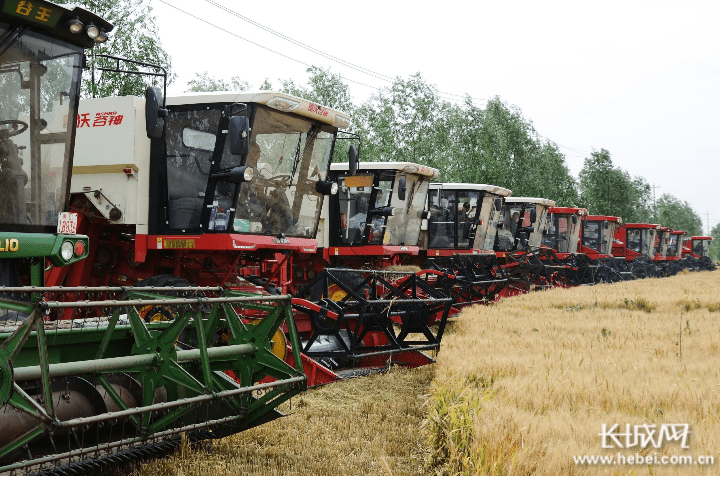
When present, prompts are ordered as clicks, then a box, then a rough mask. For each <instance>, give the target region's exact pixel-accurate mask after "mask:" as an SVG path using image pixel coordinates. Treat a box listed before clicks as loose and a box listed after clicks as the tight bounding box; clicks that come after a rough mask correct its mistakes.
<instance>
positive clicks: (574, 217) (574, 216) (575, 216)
mask: <svg viewBox="0 0 720 477" xmlns="http://www.w3.org/2000/svg"><path fill="white" fill-rule="evenodd" d="M572 223H573V225H575V224H577V215H575V214H573V216H572Z"/></svg>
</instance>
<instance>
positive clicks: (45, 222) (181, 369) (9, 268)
mask: <svg viewBox="0 0 720 477" xmlns="http://www.w3.org/2000/svg"><path fill="white" fill-rule="evenodd" d="M0 5H2V9H1V10H0V45H2V48H0V78H1V79H2V81H0V88H1V92H2V96H3V98H4V99H3V102H2V104H0V117H1V120H0V121H1V122H0V126H1V127H0V168H1V169H0V170H1V178H2V181H3V186H2V193H3V197H4V202H3V205H4V207H3V212H2V215H1V217H2V219H1V220H0V230H1V232H0V235H2V237H0V242H2V243H4V247H1V250H0V270H1V273H0V281H1V283H0V284H2V285H3V286H4V288H2V289H0V310H1V311H0V406H1V407H0V429H2V431H3V432H2V433H1V435H0V472H4V473H7V472H40V471H47V470H50V471H54V472H61V473H66V472H70V473H76V472H84V471H88V470H91V471H93V472H98V471H99V470H100V469H102V466H101V465H100V464H102V463H118V462H127V461H129V460H131V459H134V458H135V457H136V456H145V455H148V454H149V453H151V452H153V451H160V452H163V451H165V450H167V449H168V448H172V447H174V446H175V445H177V444H178V443H179V442H180V436H181V434H183V433H185V435H186V436H187V438H188V439H190V440H194V439H203V438H214V437H221V436H226V435H229V434H232V433H236V432H239V431H242V430H244V429H248V428H250V427H253V426H257V425H259V424H262V423H264V422H267V421H268V420H271V419H274V418H276V417H279V416H280V414H279V413H278V412H277V411H275V407H276V406H277V405H278V404H280V403H282V402H283V401H285V400H287V399H289V398H290V397H292V396H294V395H296V394H298V393H299V392H301V391H303V390H304V389H305V386H306V377H305V375H304V374H303V373H302V368H294V367H292V366H290V365H288V364H287V363H285V362H284V361H283V360H282V359H280V358H278V357H277V356H275V355H274V354H273V353H272V351H273V347H272V345H273V342H272V340H273V339H275V336H276V335H277V330H278V329H279V327H280V326H281V324H282V323H285V325H286V326H287V327H288V328H290V329H291V330H292V329H294V323H293V316H292V310H291V304H290V299H291V297H289V296H272V297H264V298H263V299H262V300H258V299H257V298H256V297H250V298H247V297H240V296H237V294H232V293H227V292H226V291H225V290H223V289H220V288H217V287H213V288H210V287H204V288H172V289H167V288H165V289H164V288H155V289H150V288H143V287H140V288H130V287H120V286H103V287H82V288H79V287H69V288H57V287H51V286H45V285H46V283H45V277H46V274H47V275H48V276H50V277H53V276H55V277H57V271H58V270H63V269H68V268H73V269H74V270H75V271H81V272H82V273H86V274H87V276H91V275H92V273H91V272H92V271H94V270H93V268H92V265H94V263H95V262H94V261H91V259H89V256H93V257H95V259H97V256H98V252H99V247H98V246H97V243H94V242H93V240H89V239H88V237H87V236H85V235H79V234H77V228H78V226H79V225H80V224H82V223H83V222H82V220H83V219H82V218H81V219H80V221H79V220H78V217H77V216H76V215H74V214H69V213H66V212H64V210H66V207H67V205H68V200H69V193H70V190H71V186H70V180H71V171H72V170H73V169H72V167H73V159H74V157H73V155H74V147H73V146H74V144H75V139H76V126H83V125H84V118H85V117H84V116H83V115H82V114H81V115H80V116H78V100H79V94H80V75H81V72H82V68H81V66H82V64H83V50H84V49H86V48H90V47H92V46H93V45H94V44H95V43H101V42H103V41H105V40H106V39H107V36H108V32H110V31H111V30H112V25H110V24H109V23H107V22H106V21H104V20H102V19H101V18H99V17H97V16H96V15H94V14H92V13H90V12H87V11H85V10H83V9H80V8H75V9H73V10H68V9H65V8H63V7H60V6H57V5H54V4H52V3H49V2H45V1H40V0H34V1H33V2H26V1H17V0H5V1H3V2H0ZM149 96H153V95H152V94H150V95H149ZM135 101H141V100H135ZM103 112H105V113H106V114H103V115H96V117H95V118H94V119H93V123H92V124H96V125H97V127H98V128H99V127H100V126H99V124H100V123H102V122H104V124H105V127H106V128H107V129H109V130H110V131H111V133H112V132H115V131H116V130H115V129H113V128H117V129H121V128H120V127H119V125H120V123H121V122H126V124H130V125H131V128H132V127H133V126H138V128H142V129H143V130H144V127H143V126H141V125H138V124H137V123H136V122H135V120H136V118H135V117H134V115H132V114H128V115H127V116H124V117H123V113H122V112H120V111H116V110H112V111H111V110H110V109H104V110H103ZM128 112H129V113H134V111H128ZM111 113H112V114H111ZM149 113H150V114H149V116H148V118H149V119H150V121H148V124H150V123H151V122H152V123H154V124H155V125H158V124H160V123H161V122H162V119H161V117H160V116H161V115H162V110H161V109H159V108H157V109H154V110H153V108H149ZM153 113H155V115H154V116H153ZM142 117H143V118H144V117H145V111H144V110H143V114H142ZM76 118H78V121H76ZM110 118H113V120H112V121H110ZM234 119H235V118H233V120H234ZM234 132H235V133H237V134H236V135H235V137H234V139H233V142H235V141H239V142H242V134H241V133H242V131H237V130H235V131H234ZM109 136H110V137H112V134H110V135H109ZM114 146H117V143H114V142H112V141H108V142H106V143H104V144H102V148H100V147H98V149H96V150H95V151H93V155H94V156H95V157H96V158H100V159H99V160H103V159H104V160H106V161H108V162H109V163H107V164H100V165H97V166H96V168H97V171H96V172H101V173H107V174H109V175H111V174H114V175H113V176H112V177H113V179H118V178H122V180H124V181H127V182H130V180H131V177H130V176H133V174H134V173H135V174H136V173H138V169H135V168H133V165H132V164H134V163H132V162H131V163H129V164H115V163H112V162H110V161H113V158H114V156H113V155H109V154H99V153H98V151H100V150H103V151H106V150H112V148H113V147H114ZM114 152H118V154H121V149H119V148H118V150H117V151H114ZM232 156H233V155H232V154H228V160H233V158H232ZM118 166H127V167H120V168H119V170H118V171H117V173H116V169H118ZM81 167H82V166H81ZM126 169H127V170H128V172H125V170H126ZM80 171H81V172H82V169H80ZM88 176H89V175H88ZM138 176H139V174H138ZM135 180H137V178H135ZM143 180H146V179H145V178H143ZM146 183H149V182H146ZM101 187H107V186H106V185H105V184H99V186H98V187H97V188H91V190H90V192H89V193H88V194H85V193H84V192H83V194H82V195H83V197H85V196H86V195H89V196H90V197H92V198H93V199H94V200H99V201H101V206H100V207H99V208H98V209H97V211H96V212H95V213H94V214H92V215H91V216H90V217H88V219H89V220H87V221H86V222H84V223H85V224H88V223H89V222H90V221H93V220H100V219H101V218H102V217H104V216H103V215H102V214H101V213H100V210H103V211H105V212H106V213H108V214H112V217H113V218H114V219H115V221H116V222H117V221H119V220H120V219H122V218H123V215H117V214H118V210H119V211H121V212H122V210H123V209H121V208H119V207H122V206H124V205H125V204H126V203H127V202H121V201H120V200H117V198H115V200H117V202H113V204H115V205H116V206H118V207H115V208H113V207H109V206H108V204H109V202H108V199H107V196H106V195H105V194H104V193H103V191H102V190H100V188H101ZM105 191H106V192H107V193H109V192H110V191H109V190H107V189H105ZM96 192H99V193H97V194H96ZM132 199H134V198H133V197H129V198H128V199H127V200H128V201H130V200H132ZM73 200H74V201H75V200H78V197H77V196H76V197H75V198H74V199H73ZM88 200H89V199H88ZM123 200H125V199H124V198H123ZM106 206H108V207H106ZM125 210H127V209H125ZM129 213H134V212H129ZM84 229H85V230H89V228H88V227H84ZM125 240H127V241H129V240H130V239H129V238H128V237H125ZM80 264H89V265H91V266H88V267H83V266H81V265H80ZM76 266H78V267H80V268H76ZM115 278H116V279H117V278H118V277H117V276H116V277H115ZM120 281H122V280H120ZM81 284H83V285H86V284H89V283H81ZM28 285H31V286H28ZM104 285H110V283H105V284H104ZM170 293H171V294H172V296H168V295H169V294H170ZM73 294H74V295H75V296H76V297H79V296H82V298H83V299H82V300H76V299H73ZM153 309H156V310H164V311H165V312H172V314H173V316H174V320H173V321H167V320H166V321H156V320H153V319H152V318H154V317H155V316H156V315H155V314H152V313H151V314H150V316H148V313H144V312H143V310H153ZM238 310H241V311H242V312H243V313H262V314H263V316H264V318H263V319H262V320H258V321H256V322H255V323H248V322H247V321H246V320H245V319H243V318H242V317H241V316H240V315H239V314H238ZM158 313H162V312H161V311H158ZM143 318H146V319H143ZM147 318H150V319H149V320H147ZM290 341H291V343H292V344H293V353H294V357H295V361H296V362H298V363H299V362H300V355H299V344H298V343H297V336H296V334H295V333H290ZM225 370H232V371H233V372H234V374H235V375H236V377H237V379H230V378H229V376H228V374H226V373H225V372H224V371H225ZM267 380H273V382H272V383H264V384H263V383H261V381H263V382H264V381H267Z"/></svg>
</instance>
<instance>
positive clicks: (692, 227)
mask: <svg viewBox="0 0 720 477" xmlns="http://www.w3.org/2000/svg"><path fill="white" fill-rule="evenodd" d="M657 220H658V223H660V224H662V225H664V226H666V227H672V228H674V229H675V230H684V231H685V232H687V233H688V234H689V235H701V234H702V219H701V218H700V216H699V215H698V214H697V213H696V212H695V211H694V210H693V208H692V207H690V204H688V203H687V201H681V200H680V199H678V198H677V197H675V196H673V195H670V194H663V195H662V196H661V197H660V199H658V201H657Z"/></svg>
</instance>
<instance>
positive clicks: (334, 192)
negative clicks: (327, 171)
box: [330, 182, 338, 195]
mask: <svg viewBox="0 0 720 477" xmlns="http://www.w3.org/2000/svg"><path fill="white" fill-rule="evenodd" d="M337 193H338V185H337V182H333V183H332V185H331V186H330V195H337Z"/></svg>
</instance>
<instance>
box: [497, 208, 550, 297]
mask: <svg viewBox="0 0 720 477" xmlns="http://www.w3.org/2000/svg"><path fill="white" fill-rule="evenodd" d="M550 207H555V201H553V200H550V199H543V198H533V197H508V198H506V199H505V204H504V206H503V215H502V220H501V222H500V223H499V224H498V227H497V229H498V230H497V238H496V240H495V246H494V250H495V253H496V255H497V257H498V260H499V262H500V264H501V265H502V267H503V269H504V270H505V275H506V276H507V277H508V279H510V280H511V282H510V283H509V284H508V286H506V287H505V288H504V289H503V290H502V291H501V293H500V295H501V296H512V295H517V294H521V293H526V292H528V291H531V290H533V289H535V288H548V287H552V286H555V283H554V280H555V277H556V274H555V273H554V271H553V270H551V269H549V268H548V267H546V263H545V262H544V261H543V260H542V256H543V252H542V250H541V248H542V238H543V230H544V225H545V223H546V217H547V215H548V209H549V208H550Z"/></svg>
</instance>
